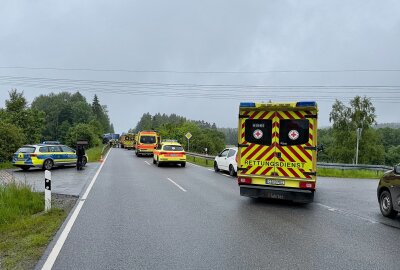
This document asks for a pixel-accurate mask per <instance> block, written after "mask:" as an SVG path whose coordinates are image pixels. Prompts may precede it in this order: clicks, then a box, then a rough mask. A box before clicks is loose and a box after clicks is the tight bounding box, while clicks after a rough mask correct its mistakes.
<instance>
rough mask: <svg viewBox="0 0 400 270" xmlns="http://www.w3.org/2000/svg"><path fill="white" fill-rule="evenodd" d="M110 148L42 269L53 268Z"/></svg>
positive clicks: (49, 269) (48, 269)
mask: <svg viewBox="0 0 400 270" xmlns="http://www.w3.org/2000/svg"><path fill="white" fill-rule="evenodd" d="M111 151H112V150H111V149H110V151H108V153H107V155H106V157H105V158H104V161H103V163H101V165H100V167H99V169H98V170H97V172H96V174H95V175H94V177H93V179H92V181H91V182H90V184H89V186H88V187H87V189H86V191H85V193H84V194H83V196H82V198H80V199H79V200H80V201H79V203H78V205H77V207H76V208H75V210H74V212H73V213H72V215H71V218H70V219H69V220H68V223H67V225H66V226H65V228H64V230H63V231H62V232H61V235H60V237H59V238H58V240H57V242H56V244H55V245H54V247H53V249H52V250H51V252H50V255H49V257H47V260H46V262H45V263H44V265H43V267H42V270H51V269H52V268H53V265H54V263H55V262H56V260H57V257H58V255H59V254H60V251H61V249H62V247H63V245H64V243H65V241H66V240H67V237H68V234H69V233H70V231H71V229H72V226H74V223H75V221H76V219H77V217H78V215H79V212H80V211H81V209H82V206H83V204H84V203H85V200H86V198H87V196H88V195H89V192H90V190H91V189H92V187H93V185H94V183H95V182H96V179H97V177H98V176H99V174H100V171H101V169H102V168H103V166H104V164H105V163H106V160H107V157H108V155H109V154H110V152H111Z"/></svg>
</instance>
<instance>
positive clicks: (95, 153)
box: [86, 145, 110, 162]
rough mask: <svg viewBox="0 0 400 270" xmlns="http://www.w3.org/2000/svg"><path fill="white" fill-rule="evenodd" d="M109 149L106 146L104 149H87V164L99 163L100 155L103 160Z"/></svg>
mask: <svg viewBox="0 0 400 270" xmlns="http://www.w3.org/2000/svg"><path fill="white" fill-rule="evenodd" d="M109 149H110V148H109V147H108V146H105V147H104V145H100V146H96V147H92V148H89V149H88V150H86V154H87V155H88V158H89V162H97V161H99V160H100V157H101V155H103V158H104V155H105V154H106V153H107V151H108V150H109ZM103 150H104V153H103Z"/></svg>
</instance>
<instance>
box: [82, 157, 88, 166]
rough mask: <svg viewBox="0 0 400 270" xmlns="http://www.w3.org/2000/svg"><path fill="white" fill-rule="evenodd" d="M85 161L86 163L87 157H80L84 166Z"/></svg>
mask: <svg viewBox="0 0 400 270" xmlns="http://www.w3.org/2000/svg"><path fill="white" fill-rule="evenodd" d="M86 163H87V158H86V157H83V158H82V167H85V166H86Z"/></svg>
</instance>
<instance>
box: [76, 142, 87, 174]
mask: <svg viewBox="0 0 400 270" xmlns="http://www.w3.org/2000/svg"><path fill="white" fill-rule="evenodd" d="M84 155H85V148H84V147H83V145H79V144H78V146H77V148H76V156H77V158H78V159H77V161H76V169H77V170H78V171H79V170H82V169H83V164H82V162H83V156H84Z"/></svg>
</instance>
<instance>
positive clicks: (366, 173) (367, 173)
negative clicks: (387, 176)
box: [317, 168, 383, 179]
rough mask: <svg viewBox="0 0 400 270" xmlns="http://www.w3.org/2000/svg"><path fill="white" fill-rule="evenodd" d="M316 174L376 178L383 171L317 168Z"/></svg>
mask: <svg viewBox="0 0 400 270" xmlns="http://www.w3.org/2000/svg"><path fill="white" fill-rule="evenodd" d="M317 175H318V176H323V177H338V178H370V179H378V178H380V177H381V176H382V175H383V172H381V171H369V170H340V169H329V168H319V169H318V170H317Z"/></svg>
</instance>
